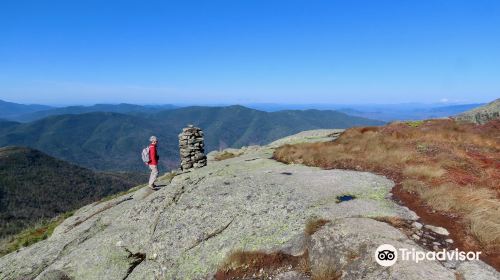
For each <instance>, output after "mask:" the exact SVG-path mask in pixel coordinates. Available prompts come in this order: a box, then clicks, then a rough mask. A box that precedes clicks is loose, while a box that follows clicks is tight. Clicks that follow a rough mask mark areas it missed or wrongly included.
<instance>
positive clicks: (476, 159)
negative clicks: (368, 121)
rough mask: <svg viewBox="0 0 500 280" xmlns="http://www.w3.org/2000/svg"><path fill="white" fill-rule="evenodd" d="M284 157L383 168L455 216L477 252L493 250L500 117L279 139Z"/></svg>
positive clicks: (497, 232)
mask: <svg viewBox="0 0 500 280" xmlns="http://www.w3.org/2000/svg"><path fill="white" fill-rule="evenodd" d="M274 158H275V159H277V160H279V161H281V162H285V163H302V164H306V165H309V166H319V167H323V168H325V169H331V168H340V169H354V170H363V171H371V172H375V173H379V174H384V175H386V176H388V177H389V178H391V179H393V180H395V181H396V183H397V184H398V185H399V186H400V187H401V188H402V189H403V190H405V191H407V192H410V193H413V194H416V195H418V197H419V198H420V199H421V200H422V201H423V202H425V203H426V204H427V205H428V206H429V207H431V208H432V209H434V210H438V211H446V212H450V214H452V215H453V216H456V217H458V218H457V219H454V220H452V221H450V223H456V224H461V225H465V229H466V231H467V234H469V235H471V236H474V237H475V239H476V240H478V241H479V242H480V246H481V249H484V250H483V251H490V252H498V250H499V249H500V223H499V221H500V200H499V197H500V121H492V122H490V123H488V124H485V125H473V124H465V123H458V122H455V121H454V120H429V121H423V122H418V123H392V124H389V125H387V126H384V127H378V128H373V127H371V128H352V129H349V130H347V131H346V132H345V133H344V134H342V135H341V136H340V137H339V138H338V139H337V141H335V142H326V143H308V144H297V145H285V146H283V147H280V148H278V149H277V150H276V151H275V152H274Z"/></svg>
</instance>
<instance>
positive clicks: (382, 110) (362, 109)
mask: <svg viewBox="0 0 500 280" xmlns="http://www.w3.org/2000/svg"><path fill="white" fill-rule="evenodd" d="M481 105H484V103H478V104H461V105H457V104H455V105H443V104H442V103H437V104H420V103H402V104H350V105H338V104H303V105H293V104H288V105H287V104H250V105H248V106H249V107H250V108H254V109H258V110H264V111H268V112H275V111H279V110H285V109H288V110H290V109H296V110H304V109H310V108H314V109H319V110H336V111H339V112H343V113H346V114H348V115H352V116H358V117H364V118H369V119H375V120H382V121H386V122H390V121H397V120H424V119H432V118H443V117H450V116H454V115H457V114H459V113H462V112H465V111H467V110H470V109H472V108H475V107H478V106H481Z"/></svg>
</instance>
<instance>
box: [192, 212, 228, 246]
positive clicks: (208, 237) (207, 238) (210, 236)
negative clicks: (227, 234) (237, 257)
mask: <svg viewBox="0 0 500 280" xmlns="http://www.w3.org/2000/svg"><path fill="white" fill-rule="evenodd" d="M233 221H234V218H233V219H232V220H231V221H229V223H227V224H226V225H225V226H223V227H221V228H219V229H217V230H215V231H213V232H212V233H209V234H207V236H205V237H203V238H200V239H198V240H196V241H195V243H194V244H193V245H191V246H189V248H187V250H186V251H189V250H191V249H193V248H195V247H196V246H198V245H200V244H201V243H202V242H205V241H207V240H209V239H211V238H214V237H215V236H217V235H219V234H221V233H222V232H223V231H224V230H226V229H227V228H228V227H229V225H231V223H233Z"/></svg>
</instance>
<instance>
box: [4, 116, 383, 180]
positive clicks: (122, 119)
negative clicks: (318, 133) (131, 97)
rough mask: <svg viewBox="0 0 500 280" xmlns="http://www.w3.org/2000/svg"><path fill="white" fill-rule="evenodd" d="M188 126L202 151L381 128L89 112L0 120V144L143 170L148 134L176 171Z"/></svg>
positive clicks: (323, 120)
mask: <svg viewBox="0 0 500 280" xmlns="http://www.w3.org/2000/svg"><path fill="white" fill-rule="evenodd" d="M187 124H195V125H197V126H199V127H201V128H202V129H203V130H204V131H205V141H206V143H205V144H206V150H207V151H211V150H216V149H219V148H226V147H240V146H243V145H251V144H263V143H268V142H271V141H273V140H276V139H279V138H281V137H284V136H287V135H290V134H294V133H297V132H300V131H303V130H308V129H317V128H348V127H352V126H370V125H382V124H383V122H381V121H376V120H370V119H366V118H360V117H353V116H349V115H346V114H344V113H340V112H336V111H319V110H305V111H296V110H293V111H279V112H263V111H258V110H254V109H249V108H246V107H243V106H228V107H197V106H195V107H184V108H178V109H169V110H161V111H158V112H155V113H148V114H122V113H112V112H93V113H83V114H66V115H54V116H49V117H46V118H43V119H40V120H37V121H33V122H29V123H17V122H11V121H0V146H7V145H16V146H27V147H31V148H35V149H39V150H41V151H43V152H45V153H47V154H49V155H51V156H54V157H57V158H61V159H64V160H67V161H69V162H72V163H76V164H79V165H81V166H84V167H87V168H92V169H96V170H113V171H145V167H144V164H143V163H142V162H141V160H140V151H141V149H142V147H144V146H145V145H147V144H148V141H147V140H148V138H149V136H150V135H156V136H158V137H159V139H160V143H159V153H160V165H161V166H160V167H161V168H163V169H167V168H168V169H170V168H176V167H177V164H178V139H177V135H178V133H179V132H180V131H181V129H182V128H183V127H185V126H186V125H187Z"/></svg>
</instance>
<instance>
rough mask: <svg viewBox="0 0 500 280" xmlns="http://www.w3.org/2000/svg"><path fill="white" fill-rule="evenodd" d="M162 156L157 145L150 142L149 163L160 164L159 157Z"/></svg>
mask: <svg viewBox="0 0 500 280" xmlns="http://www.w3.org/2000/svg"><path fill="white" fill-rule="evenodd" d="M159 158H160V157H159V156H158V151H157V150H156V145H154V144H150V145H149V162H148V164H149V165H158V159H159Z"/></svg>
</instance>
